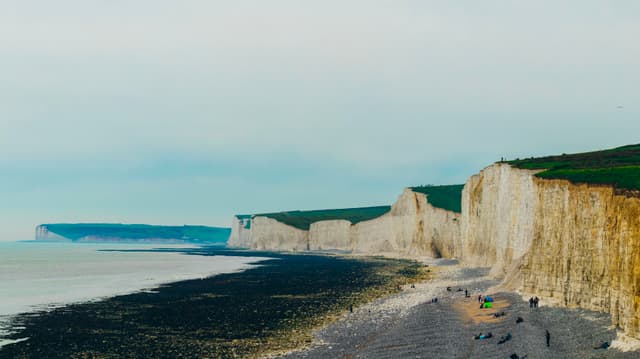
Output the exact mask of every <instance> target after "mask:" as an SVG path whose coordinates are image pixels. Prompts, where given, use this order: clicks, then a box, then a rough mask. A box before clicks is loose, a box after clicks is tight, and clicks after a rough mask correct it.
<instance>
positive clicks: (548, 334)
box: [544, 330, 551, 347]
mask: <svg viewBox="0 0 640 359" xmlns="http://www.w3.org/2000/svg"><path fill="white" fill-rule="evenodd" d="M544 337H545V338H546V339H547V347H548V346H549V343H550V342H551V334H550V333H549V331H548V330H545V334H544Z"/></svg>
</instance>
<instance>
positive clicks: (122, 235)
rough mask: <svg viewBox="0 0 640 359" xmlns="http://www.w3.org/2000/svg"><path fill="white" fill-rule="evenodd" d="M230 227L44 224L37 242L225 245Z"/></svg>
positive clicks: (41, 226)
mask: <svg viewBox="0 0 640 359" xmlns="http://www.w3.org/2000/svg"><path fill="white" fill-rule="evenodd" d="M230 233H231V229H230V228H218V227H206V226H152V225H145V224H111V223H78V224H66V223H58V224H42V225H39V226H37V227H36V240H37V241H56V242H59V241H68V242H149V243H155V242H171V243H201V244H224V243H226V242H227V240H228V239H229V235H230Z"/></svg>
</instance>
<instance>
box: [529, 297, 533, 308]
mask: <svg viewBox="0 0 640 359" xmlns="http://www.w3.org/2000/svg"><path fill="white" fill-rule="evenodd" d="M529 308H533V297H531V298H529Z"/></svg>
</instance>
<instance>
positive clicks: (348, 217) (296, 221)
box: [255, 206, 391, 230]
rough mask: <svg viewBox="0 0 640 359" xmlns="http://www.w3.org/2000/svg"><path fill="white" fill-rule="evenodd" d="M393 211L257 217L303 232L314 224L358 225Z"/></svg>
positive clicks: (346, 210)
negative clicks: (340, 222)
mask: <svg viewBox="0 0 640 359" xmlns="http://www.w3.org/2000/svg"><path fill="white" fill-rule="evenodd" d="M390 210H391V206H379V207H363V208H344V209H324V210H317V211H290V212H278V213H264V214H256V215H255V217H268V218H272V219H275V220H276V221H278V222H282V223H284V224H288V225H290V226H293V227H296V228H298V229H302V230H309V227H310V226H311V224H312V223H315V222H320V221H330V220H338V219H342V220H345V221H349V222H351V223H352V224H356V223H359V222H362V221H368V220H372V219H375V218H378V217H380V216H382V215H384V214H385V213H387V212H389V211H390Z"/></svg>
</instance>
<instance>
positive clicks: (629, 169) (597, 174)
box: [507, 144, 640, 190]
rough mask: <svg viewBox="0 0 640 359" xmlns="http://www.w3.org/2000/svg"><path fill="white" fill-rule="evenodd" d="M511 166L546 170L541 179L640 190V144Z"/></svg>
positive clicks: (516, 163) (519, 161)
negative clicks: (564, 180)
mask: <svg viewBox="0 0 640 359" xmlns="http://www.w3.org/2000/svg"><path fill="white" fill-rule="evenodd" d="M507 163H509V164H510V165H512V166H514V167H517V168H522V169H532V170H534V169H541V170H544V171H542V172H540V173H538V174H536V176H537V177H540V178H547V179H566V180H569V181H571V182H574V183H592V184H605V185H612V186H614V187H616V188H618V189H623V190H640V144H637V145H629V146H622V147H617V148H613V149H609V150H604V151H594V152H585V153H576V154H562V155H559V156H547V157H538V158H528V159H516V160H514V161H509V162H507Z"/></svg>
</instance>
